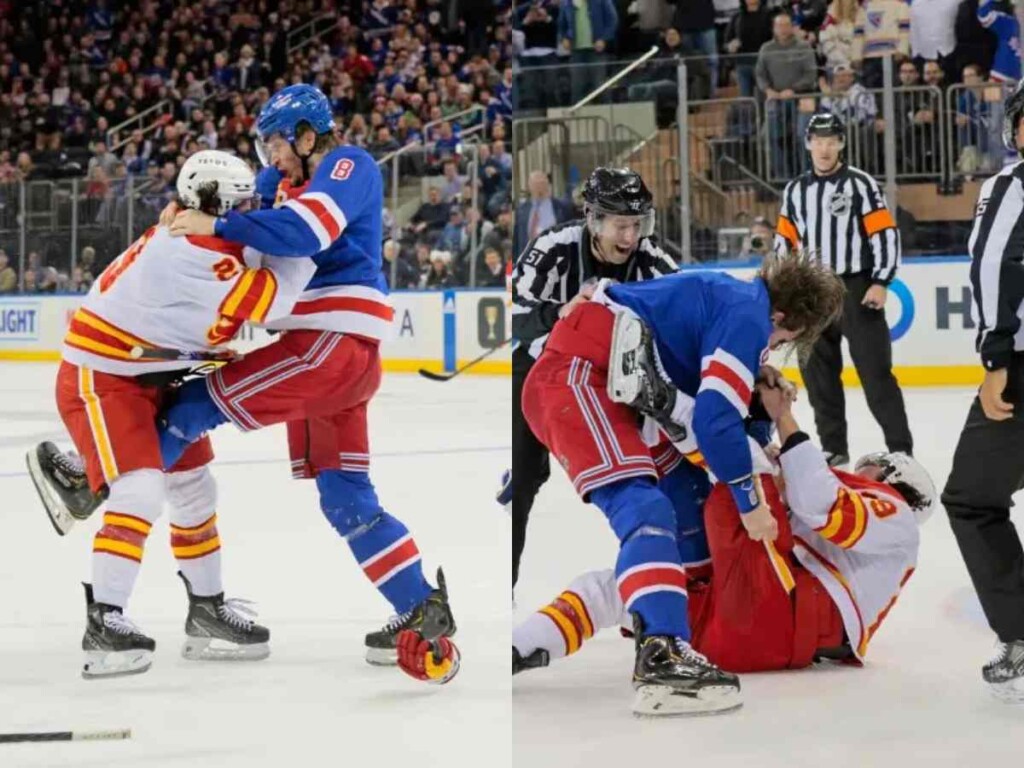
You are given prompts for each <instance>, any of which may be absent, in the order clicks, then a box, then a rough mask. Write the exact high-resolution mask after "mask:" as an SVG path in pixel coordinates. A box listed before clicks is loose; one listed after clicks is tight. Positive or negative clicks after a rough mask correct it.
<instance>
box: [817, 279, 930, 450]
mask: <svg viewBox="0 0 1024 768" xmlns="http://www.w3.org/2000/svg"><path fill="white" fill-rule="evenodd" d="M843 282H844V283H845V284H846V297H845V299H844V300H843V316H842V318H840V320H839V322H838V323H835V324H833V325H832V326H830V327H829V328H827V329H826V330H825V333H823V334H822V335H821V338H819V339H818V341H817V342H816V343H815V345H814V348H813V349H812V350H811V352H810V354H809V355H808V356H807V358H806V359H801V360H800V373H801V375H802V376H803V379H804V385H805V386H806V387H807V395H808V397H809V398H810V401H811V407H812V408H813V409H814V423H815V426H816V427H817V429H818V439H819V440H820V441H821V447H822V450H824V451H825V452H826V453H836V454H845V455H847V456H848V455H849V453H850V446H849V443H848V440H847V429H846V396H845V392H844V390H843V383H842V380H841V379H840V375H841V374H842V372H843V349H842V344H841V342H842V339H843V337H844V336H845V337H846V341H847V343H848V344H849V345H850V357H852V358H853V365H854V367H855V368H856V369H857V375H858V376H859V377H860V381H861V385H862V386H863V387H864V395H865V397H866V398H867V401H868V408H870V409H871V414H872V415H873V416H874V417H875V421H877V422H878V425H879V426H880V427H881V428H882V434H883V435H884V436H885V444H886V447H888V449H889V450H890V451H905V452H907V453H911V452H912V450H913V447H914V441H913V438H912V437H911V436H910V426H909V425H908V424H907V410H906V408H905V407H904V405H903V393H902V392H901V391H900V386H899V384H898V383H897V382H896V377H895V376H894V375H893V372H892V339H891V338H890V337H889V326H888V324H887V323H886V322H885V313H884V312H882V311H880V310H877V309H870V308H869V307H865V306H862V305H861V301H862V300H863V299H864V294H865V293H866V292H867V290H868V288H869V287H870V286H871V277H870V275H868V274H867V273H862V274H859V275H850V276H844V277H843Z"/></svg>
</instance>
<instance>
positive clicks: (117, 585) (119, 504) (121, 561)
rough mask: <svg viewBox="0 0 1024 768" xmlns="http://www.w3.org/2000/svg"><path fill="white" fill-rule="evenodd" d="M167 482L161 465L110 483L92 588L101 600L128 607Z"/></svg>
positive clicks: (96, 542) (96, 543)
mask: <svg viewBox="0 0 1024 768" xmlns="http://www.w3.org/2000/svg"><path fill="white" fill-rule="evenodd" d="M165 487H166V484H165V482H164V473H163V472H161V471H160V470H157V469H139V470H135V471H134V472H128V473H127V474H124V475H120V476H119V477H117V478H115V479H114V481H113V482H112V483H111V484H110V497H109V499H108V500H107V510H108V511H107V512H106V513H105V514H104V515H103V527H102V528H100V529H99V531H97V532H96V536H95V537H94V538H93V544H92V552H93V555H92V590H93V596H94V597H95V599H96V602H98V603H106V604H108V605H116V606H118V607H119V608H124V607H125V606H126V605H127V604H128V598H129V597H130V596H131V594H132V588H133V587H134V586H135V578H136V577H137V576H138V573H139V565H140V564H141V563H142V552H143V550H144V549H145V546H146V537H148V536H149V532H150V530H152V528H153V523H154V522H155V521H156V519H157V518H158V517H159V516H160V513H161V511H162V510H163V504H164V495H165Z"/></svg>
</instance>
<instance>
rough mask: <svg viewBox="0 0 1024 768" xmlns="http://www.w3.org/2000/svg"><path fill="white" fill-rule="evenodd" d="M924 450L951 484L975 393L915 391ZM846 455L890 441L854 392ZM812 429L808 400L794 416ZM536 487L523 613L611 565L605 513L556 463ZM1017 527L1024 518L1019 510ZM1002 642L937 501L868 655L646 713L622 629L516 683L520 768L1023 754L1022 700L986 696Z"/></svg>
mask: <svg viewBox="0 0 1024 768" xmlns="http://www.w3.org/2000/svg"><path fill="white" fill-rule="evenodd" d="M905 394H906V400H907V411H908V416H909V419H910V425H911V429H912V430H913V434H914V439H915V453H916V455H917V457H918V458H919V459H920V460H921V461H922V462H923V463H924V464H925V466H926V467H927V468H928V469H929V471H930V472H931V473H932V476H933V477H934V479H935V482H936V485H937V486H938V487H939V488H940V489H941V487H942V486H943V485H944V483H945V480H946V477H947V475H948V473H949V468H950V466H951V463H952V457H953V449H954V447H955V446H956V440H957V436H958V435H959V432H960V428H961V426H962V424H963V422H964V419H965V418H966V415H967V409H968V406H969V404H970V401H971V398H972V397H973V391H972V390H969V389H908V390H906V391H905ZM847 411H848V418H849V422H850V449H851V452H852V456H853V457H855V458H856V457H857V456H859V455H861V454H863V453H867V452H868V451H872V450H881V449H884V447H885V446H884V444H882V442H881V432H880V430H879V429H878V427H877V426H876V425H875V422H874V420H873V419H872V418H871V416H870V414H869V412H868V410H867V405H866V403H865V401H864V397H863V393H862V392H861V390H859V389H857V390H851V391H849V392H848V396H847ZM796 414H797V418H798V420H799V421H800V424H801V426H803V427H804V429H806V430H807V431H809V432H811V434H812V435H813V434H814V432H813V426H814V425H813V420H812V418H811V415H810V409H809V407H808V406H807V403H806V395H805V394H802V396H801V399H800V402H799V407H798V409H797V411H796ZM552 475H553V476H552V481H551V482H550V483H549V484H548V485H547V486H545V487H544V488H543V489H542V490H541V492H540V495H539V496H538V499H537V502H536V504H535V506H534V508H533V512H532V514H531V522H530V529H529V535H528V538H527V542H526V551H525V554H524V558H523V561H522V563H521V568H520V581H519V585H518V587H517V591H516V602H517V604H518V612H519V613H518V615H519V616H522V615H524V612H525V611H529V610H535V609H536V608H539V607H540V606H542V605H543V604H544V603H546V602H548V601H549V600H551V599H552V598H553V597H554V596H555V595H556V594H557V593H558V592H559V591H561V589H563V588H564V586H565V585H566V584H567V583H568V582H569V580H570V579H572V577H573V576H575V575H577V574H578V573H581V572H583V571H586V570H591V569H594V568H607V567H609V566H610V565H612V564H613V563H614V561H615V553H616V551H617V548H616V544H615V541H614V537H613V535H612V533H611V531H610V529H609V528H608V526H607V524H606V523H605V522H604V519H603V517H602V515H601V513H600V512H599V511H598V510H597V509H596V508H595V507H591V506H584V505H583V504H581V503H580V502H579V501H578V500H577V499H576V498H575V496H574V494H573V491H572V487H571V486H570V485H569V483H568V481H567V480H566V478H565V475H564V473H563V472H562V471H561V469H560V468H559V467H558V466H557V465H555V466H553V467H552ZM1016 520H1017V524H1018V526H1021V524H1022V523H1024V519H1022V518H1021V515H1020V513H1019V512H1018V513H1017V514H1016ZM994 642H995V638H994V635H992V634H991V632H990V631H989V629H988V627H987V625H986V624H985V622H984V618H983V616H982V614H981V608H980V606H979V604H978V603H977V600H976V598H975V596H974V592H973V590H972V589H971V586H970V582H969V580H968V576H967V572H966V569H965V568H964V565H963V563H962V561H961V559H960V553H959V550H958V549H957V547H956V543H955V541H954V539H953V535H952V533H951V531H950V529H949V524H948V522H947V520H946V518H945V513H944V511H943V510H942V509H941V507H940V508H939V509H938V510H937V511H936V514H935V516H933V517H932V519H931V520H930V521H929V523H928V524H927V525H926V526H925V527H924V528H923V529H922V543H921V553H920V561H919V564H918V569H917V571H916V573H915V574H914V576H913V578H912V579H911V580H910V582H909V583H908V584H907V586H906V588H905V590H904V591H903V594H902V597H901V598H900V600H899V601H898V602H897V604H896V606H895V607H894V608H893V610H892V612H891V613H890V615H889V617H888V618H887V619H886V621H885V623H884V624H883V626H882V628H881V629H880V630H879V631H878V634H877V635H876V636H875V638H874V640H873V641H872V644H871V647H870V649H869V652H868V657H867V665H866V666H865V667H864V668H861V669H857V668H852V667H824V668H812V669H806V670H799V671H792V672H777V673H762V674H756V675H755V674H747V675H743V676H742V678H741V680H742V686H743V691H744V697H745V702H746V703H745V706H744V707H743V709H741V710H740V711H739V712H737V713H733V714H726V715H721V716H717V717H703V718H684V719H666V720H660V721H655V720H637V719H634V718H633V716H632V715H631V714H630V712H629V705H630V702H631V699H632V690H631V687H630V683H629V680H630V672H631V669H632V658H633V646H632V644H631V643H630V642H627V641H625V640H622V639H621V638H620V637H619V636H618V634H617V633H607V632H606V633H605V634H603V635H601V636H598V637H596V638H595V639H593V640H591V641H590V642H589V643H588V644H587V645H586V646H584V648H583V649H582V650H581V651H580V652H579V653H578V654H576V655H575V656H572V657H570V658H568V659H565V660H562V661H560V662H555V663H554V664H553V665H552V666H551V667H549V668H548V669H545V670H538V671H532V672H529V673H526V674H523V675H520V676H517V677H516V678H515V682H514V684H513V686H512V691H513V693H512V707H513V721H512V722H513V733H514V735H515V759H516V764H517V765H525V766H538V767H539V766H544V767H545V768H547V766H562V767H564V766H587V767H588V768H595V767H596V766H609V767H610V768H611V767H617V766H630V767H632V766H644V765H674V766H692V767H693V768H731V767H732V766H743V767H744V768H776V767H777V768H805V767H806V768H876V767H879V766H884V767H886V768H888V767H889V766H893V767H894V768H907V767H908V766H918V767H919V768H938V767H939V766H957V767H958V768H962V767H963V766H973V767H975V768H983V767H984V768H988V767H989V766H993V767H994V766H1021V765H1022V764H1024V707H1013V706H1010V705H1006V704H1002V703H1000V702H998V701H996V700H994V699H991V698H990V696H989V694H988V692H987V691H986V690H984V689H983V687H982V684H981V677H980V667H981V666H982V664H984V663H985V662H986V661H988V659H989V658H990V657H991V655H992V651H993V646H994Z"/></svg>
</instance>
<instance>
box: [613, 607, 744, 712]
mask: <svg viewBox="0 0 1024 768" xmlns="http://www.w3.org/2000/svg"><path fill="white" fill-rule="evenodd" d="M634 627H635V634H636V664H635V666H634V667H633V688H634V689H635V690H636V696H635V698H634V699H633V714H635V715H640V716H645V717H672V716H676V717H678V716H683V715H707V714H715V713H719V712H729V711H731V710H734V709H739V708H740V707H741V706H743V700H742V698H740V680H739V678H738V677H737V676H736V675H734V674H732V673H731V672H725V671H723V670H721V669H719V668H718V667H717V666H715V665H714V664H712V663H711V662H710V661H708V660H707V658H705V657H704V656H703V655H701V654H699V653H697V651H695V650H693V648H692V647H691V646H690V644H689V643H688V642H686V641H685V640H683V639H682V638H680V637H671V636H669V635H644V633H643V624H642V622H641V620H640V617H639V616H636V615H634Z"/></svg>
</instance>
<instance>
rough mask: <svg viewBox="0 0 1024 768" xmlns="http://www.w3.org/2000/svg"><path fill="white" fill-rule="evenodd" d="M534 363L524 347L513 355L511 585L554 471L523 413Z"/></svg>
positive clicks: (545, 451)
mask: <svg viewBox="0 0 1024 768" xmlns="http://www.w3.org/2000/svg"><path fill="white" fill-rule="evenodd" d="M532 366H533V358H531V357H530V356H529V354H528V353H527V352H526V350H525V349H523V348H520V349H517V350H516V351H515V352H514V353H513V356H512V586H513V587H514V586H515V585H516V582H517V581H518V580H519V559H520V558H521V557H522V555H523V547H524V546H526V524H527V522H528V521H529V519H530V510H531V509H532V508H533V500H534V499H535V498H536V497H537V491H539V490H540V487H541V486H542V485H544V483H545V482H547V479H548V477H550V475H551V467H550V464H549V461H548V451H547V448H545V447H544V446H543V445H541V443H540V441H539V440H538V439H537V438H536V437H534V434H533V431H532V430H531V429H530V425H529V424H527V423H526V417H525V416H523V384H524V383H525V382H526V375H527V374H528V373H529V372H530V368H531V367H532Z"/></svg>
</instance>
